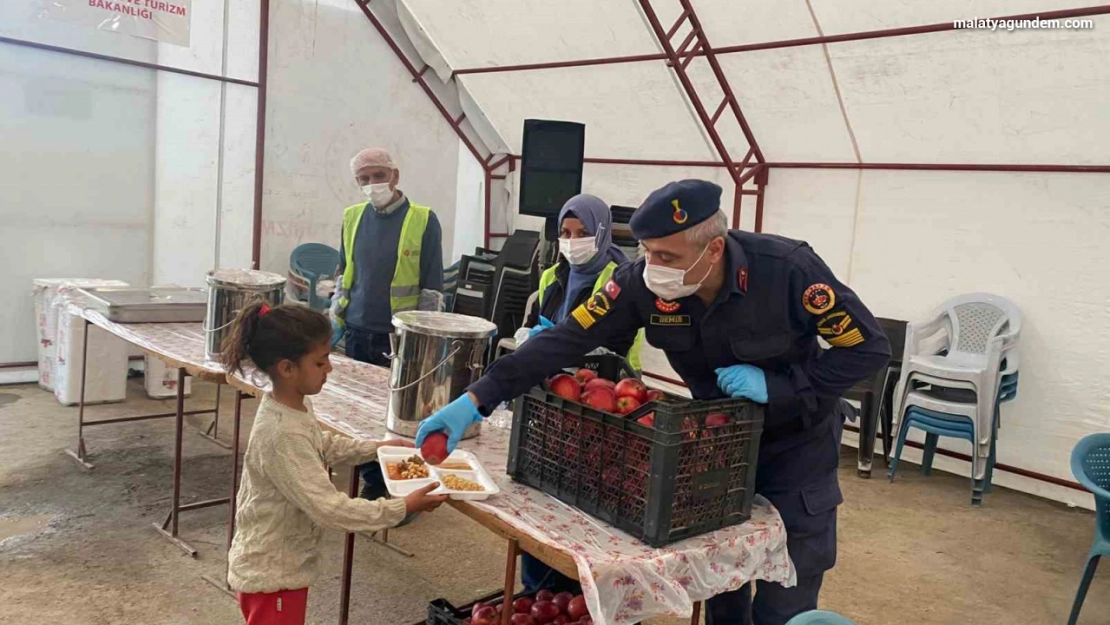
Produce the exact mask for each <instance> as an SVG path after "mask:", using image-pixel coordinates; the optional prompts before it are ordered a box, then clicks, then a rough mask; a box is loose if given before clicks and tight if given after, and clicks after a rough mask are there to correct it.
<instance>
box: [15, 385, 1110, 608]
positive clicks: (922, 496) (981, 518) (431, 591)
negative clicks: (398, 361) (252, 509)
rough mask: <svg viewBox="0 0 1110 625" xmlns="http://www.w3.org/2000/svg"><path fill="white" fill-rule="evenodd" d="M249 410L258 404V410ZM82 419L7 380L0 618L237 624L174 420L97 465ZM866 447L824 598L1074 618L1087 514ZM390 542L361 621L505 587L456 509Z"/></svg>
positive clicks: (1101, 594) (331, 580)
mask: <svg viewBox="0 0 1110 625" xmlns="http://www.w3.org/2000/svg"><path fill="white" fill-rule="evenodd" d="M213 388H214V387H212V386H210V385H204V384H197V385H196V387H195V391H196V392H195V394H194V397H193V398H191V399H190V400H189V407H190V408H191V409H196V408H200V407H203V406H207V405H211V402H212V400H213V395H214V394H213ZM129 393H130V396H131V397H132V399H130V400H129V401H128V402H127V403H124V404H116V405H106V406H97V407H91V408H90V409H89V410H88V411H87V413H86V415H87V418H89V419H105V418H111V417H117V416H126V415H135V414H146V413H152V412H164V411H169V410H171V409H172V402H170V401H150V400H147V399H140V398H142V397H143V393H142V387H141V385H140V384H137V383H136V382H135V381H132V383H131V384H130V386H129ZM230 395H231V393H224V414H225V415H227V418H226V419H225V420H224V421H223V422H222V423H221V429H220V436H221V438H223V439H224V440H227V439H228V437H229V435H230V415H231V397H230ZM245 406H246V412H247V413H250V414H253V408H254V403H253V402H249V403H247V404H245ZM76 417H77V411H76V408H64V407H61V406H59V405H58V404H57V403H56V402H55V400H54V398H53V396H52V395H51V394H49V393H46V392H44V391H42V390H41V389H39V388H37V387H35V386H9V387H0V623H13V624H14V623H18V624H20V625H40V624H43V625H45V624H47V623H49V624H51V625H53V624H55V623H91V624H101V623H151V624H155V623H157V624H168V625H176V624H186V623H188V624H201V623H204V624H208V623H236V622H241V619H240V617H239V614H238V610H237V607H236V604H235V603H234V601H233V600H232V599H230V598H229V597H227V596H226V595H224V594H222V593H220V592H219V591H217V590H216V589H215V588H213V587H212V586H210V585H208V584H207V583H205V582H204V581H203V580H202V576H203V575H210V576H214V577H217V578H220V577H221V576H222V575H223V571H224V563H225V557H224V541H225V531H226V530H225V527H226V525H225V523H226V520H227V519H226V516H227V510H226V507H223V506H220V507H216V508H210V509H207V510H199V511H194V512H188V513H185V515H184V516H183V517H182V521H181V533H182V535H183V537H184V539H185V540H187V541H188V542H190V543H191V544H192V545H193V546H194V547H195V548H196V549H198V550H199V552H200V555H199V557H198V558H197V559H195V560H194V559H191V558H189V557H187V556H185V555H184V554H183V553H182V552H181V551H179V550H178V549H177V547H175V546H173V545H171V544H170V543H169V542H167V541H165V540H164V539H162V538H161V537H160V536H159V535H158V534H157V533H156V532H155V531H154V530H153V529H152V528H151V523H152V522H156V521H158V522H160V521H161V519H162V518H163V516H164V515H165V511H166V509H167V505H168V501H169V498H170V494H171V482H170V471H171V460H172V454H173V436H172V434H173V423H172V419H162V420H157V421H147V422H139V423H129V424H121V425H108V426H101V427H96V428H92V429H91V430H86V441H87V444H88V448H89V453H90V454H91V459H92V462H93V463H94V464H96V469H95V471H93V472H92V473H89V474H86V473H84V472H82V471H80V470H79V469H78V468H77V466H76V464H75V463H74V462H73V461H72V460H71V459H70V458H69V457H67V456H66V455H65V454H64V453H63V450H64V449H65V448H66V447H68V446H71V445H72V444H73V443H74V442H75V438H76ZM208 418H209V417H196V418H194V419H190V423H191V424H192V425H193V426H195V427H197V426H202V425H205V424H207V420H208ZM244 421H245V422H244V441H245V440H246V433H247V432H248V431H249V423H250V420H249V419H245V420H244ZM185 453H186V460H185V469H184V480H183V493H184V500H185V501H196V500H199V499H208V498H213V497H222V496H224V495H225V494H226V493H227V490H228V482H229V469H230V463H229V455H228V452H227V451H226V450H224V449H222V448H220V447H217V446H215V445H213V444H212V443H210V442H208V441H206V440H204V439H202V438H201V437H200V436H198V435H197V433H196V430H195V429H194V428H191V429H188V430H187V431H186V436H185ZM853 454H854V450H848V449H845V453H844V455H843V462H842V469H841V472H842V474H841V485H842V487H843V490H844V495H845V503H844V505H843V506H842V507H841V508H840V559H839V564H838V566H837V568H836V569H835V570H833V571H832V572H831V573H830V574H829V575H828V576H827V577H826V583H825V588H824V592H823V593H822V595H821V598H822V607H824V608H826V609H830V610H835V611H838V612H841V613H843V614H845V615H847V616H850V617H851V618H852V619H853V620H855V621H857V622H858V623H860V624H861V625H880V624H922V625H932V624H936V625H951V624H954V623H972V622H974V623H976V624H977V625H988V624H997V625H1012V624H1014V623H1046V624H1047V623H1063V622H1065V621H1066V619H1067V615H1068V610H1069V609H1070V605H1071V601H1072V597H1073V594H1074V592H1075V587H1076V585H1077V583H1078V581H1079V576H1080V572H1081V567H1082V565H1083V562H1084V557H1085V554H1086V551H1087V549H1088V548H1089V545H1090V540H1091V535H1092V530H1093V515H1092V514H1091V513H1089V512H1086V511H1081V510H1074V509H1067V508H1065V507H1063V506H1060V505H1057V504H1054V503H1051V502H1047V501H1043V500H1040V499H1036V498H1033V497H1029V496H1026V495H1022V494H1019V493H1015V492H1012V491H1006V490H1004V489H998V488H996V491H995V492H994V493H993V494H991V495H988V496H987V499H986V505H985V507H984V508H982V509H973V508H971V507H970V506H969V503H968V502H969V487H968V484H967V482H966V481H965V480H963V479H960V478H956V477H954V476H950V475H946V474H943V473H938V474H936V475H935V476H934V477H932V478H928V479H926V478H922V477H921V476H920V475H918V474H916V473H915V472H914V471H913V470H912V467H910V466H908V465H907V467H906V469H908V470H905V471H904V472H902V473H900V477H899V480H898V483H896V484H894V485H890V484H888V483H887V482H886V481H885V480H883V479H873V480H870V481H865V480H860V479H858V478H857V477H856V476H855V470H854V462H853V459H852V458H853ZM902 476H904V477H902ZM340 539H341V536H340V535H339V534H337V533H334V532H332V533H329V534H328V537H327V545H326V553H327V554H330V555H329V556H328V557H327V558H326V567H327V570H326V573H325V575H324V576H323V578H322V580H321V581H320V582H319V583H318V584H316V585H315V586H314V587H313V588H312V591H311V593H310V595H309V597H310V599H309V618H308V622H309V623H312V624H321V625H322V624H325V623H327V624H330V623H334V622H336V614H337V606H338V574H339V569H340V565H341V562H342V552H341V540H340ZM391 539H392V541H393V542H395V543H396V544H398V545H399V546H402V547H404V548H407V549H409V550H411V551H413V552H415V553H416V557H415V558H412V559H409V558H405V557H403V556H400V555H398V554H396V553H393V552H392V551H389V550H387V549H384V548H382V547H380V546H378V545H375V544H373V543H371V542H369V541H367V540H364V539H360V540H359V541H358V544H357V548H356V569H355V586H354V592H353V601H352V619H351V622H352V623H365V624H369V625H378V624H381V625H406V624H411V623H416V622H421V621H422V620H423V618H424V615H425V613H426V612H425V610H426V608H425V606H426V604H427V602H428V601H429V600H430V599H432V598H435V597H446V598H448V599H449V600H451V601H454V602H456V603H462V602H465V601H467V600H468V599H471V598H474V597H476V596H478V595H480V594H483V593H485V592H487V591H490V590H492V589H496V588H497V587H498V586H499V585H500V584H501V580H502V577H503V567H504V543H503V542H502V541H501V540H499V539H497V538H495V537H494V536H493V535H492V534H491V533H489V532H488V531H486V530H485V529H483V528H482V527H480V526H478V525H477V524H475V523H473V522H472V521H470V520H469V519H466V518H465V517H463V516H462V515H460V514H459V513H457V512H455V511H454V510H451V509H449V508H446V507H445V508H442V509H441V510H440V511H438V512H437V513H435V514H433V515H424V517H422V518H420V519H419V520H418V521H417V522H415V523H414V524H413V525H411V526H410V527H407V528H405V529H403V530H398V531H395V532H394V533H393V536H392V537H391ZM1104 568H1105V567H1104ZM1108 590H1110V579H1108V577H1107V575H1102V576H1101V579H1100V578H1096V579H1095V581H1094V584H1093V585H1092V589H1091V592H1090V595H1089V596H1088V599H1087V603H1086V606H1085V609H1084V612H1083V618H1082V619H1081V621H1080V622H1081V623H1085V624H1093V623H1108V622H1110V592H1107V591H1108ZM680 622H681V621H678V620H667V619H660V620H657V621H653V622H652V625H678V623H680Z"/></svg>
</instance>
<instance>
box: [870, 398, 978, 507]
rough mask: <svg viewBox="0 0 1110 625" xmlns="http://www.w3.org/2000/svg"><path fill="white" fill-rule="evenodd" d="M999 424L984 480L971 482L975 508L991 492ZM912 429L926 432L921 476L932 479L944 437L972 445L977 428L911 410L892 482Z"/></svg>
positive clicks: (922, 410)
mask: <svg viewBox="0 0 1110 625" xmlns="http://www.w3.org/2000/svg"><path fill="white" fill-rule="evenodd" d="M996 410H997V408H996ZM997 421H998V420H997V418H996V419H995V424H996V425H995V433H994V434H993V435H992V437H991V450H990V455H989V456H988V457H987V469H986V472H985V474H984V475H983V479H982V480H976V479H972V481H971V505H973V506H981V505H982V503H983V493H985V492H990V488H991V486H990V485H991V480H992V478H993V476H994V464H995V457H996V456H995V447H996V444H995V442H996V441H997V440H998V436H997V429H998V428H997ZM910 428H917V429H919V430H922V431H924V432H925V445H924V452H923V454H922V457H921V474H922V475H932V472H933V459H934V457H935V456H936V450H937V443H938V442H940V437H941V436H947V437H950V438H959V439H963V440H966V441H968V442H969V443H972V444H974V441H975V426H974V425H973V424H972V423H971V419H968V418H967V417H964V416H957V415H948V414H944V413H940V412H936V411H933V410H927V409H925V408H921V407H919V406H911V407H910V408H909V409H908V410H907V411H906V416H905V426H904V427H902V428H900V431H899V434H898V442H897V445H896V447H895V448H894V458H893V459H892V460H891V463H890V481H891V482H893V481H894V476H895V474H896V473H897V471H898V461H899V459H901V457H902V448H903V447H904V446H905V444H906V437H907V436H908V435H909V431H910Z"/></svg>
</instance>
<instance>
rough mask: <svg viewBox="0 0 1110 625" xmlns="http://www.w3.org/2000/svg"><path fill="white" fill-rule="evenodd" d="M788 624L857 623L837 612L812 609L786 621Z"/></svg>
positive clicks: (848, 624) (849, 624) (839, 624)
mask: <svg viewBox="0 0 1110 625" xmlns="http://www.w3.org/2000/svg"><path fill="white" fill-rule="evenodd" d="M786 625H856V624H855V623H854V622H852V621H849V620H848V619H846V618H844V617H843V616H840V615H839V614H837V613H835V612H826V611H825V610H810V611H809V612H802V613H801V614H799V615H797V616H795V617H794V618H792V619H790V620H789V621H787V622H786Z"/></svg>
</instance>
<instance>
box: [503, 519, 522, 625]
mask: <svg viewBox="0 0 1110 625" xmlns="http://www.w3.org/2000/svg"><path fill="white" fill-rule="evenodd" d="M518 555H520V543H518V542H517V541H516V540H514V539H512V538H510V539H509V549H508V551H507V552H506V554H505V590H504V595H502V598H501V625H510V624H511V623H512V618H513V590H515V589H516V558H517V556H518Z"/></svg>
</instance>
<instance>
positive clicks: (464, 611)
mask: <svg viewBox="0 0 1110 625" xmlns="http://www.w3.org/2000/svg"><path fill="white" fill-rule="evenodd" d="M504 596H505V593H504V592H503V591H500V590H498V591H497V592H493V593H490V594H488V595H486V596H485V597H482V598H481V599H475V600H474V601H471V602H470V603H467V604H466V605H463V606H460V607H457V608H456V607H455V606H454V605H452V603H451V602H450V601H448V600H446V599H433V600H432V601H431V602H429V603H428V620H427V621H425V622H426V623H427V625H463V622H464V621H465V620H466V619H467V618H469V617H470V613H471V612H472V611H473V610H474V604H476V603H494V602H495V603H501V600H502V597H504ZM528 596H530V595H528V594H526V593H523V592H522V593H519V594H516V595H513V600H514V601H515V600H517V599H519V598H521V597H528Z"/></svg>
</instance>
